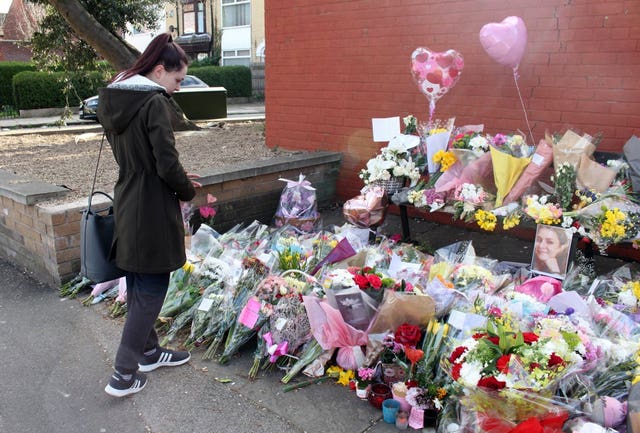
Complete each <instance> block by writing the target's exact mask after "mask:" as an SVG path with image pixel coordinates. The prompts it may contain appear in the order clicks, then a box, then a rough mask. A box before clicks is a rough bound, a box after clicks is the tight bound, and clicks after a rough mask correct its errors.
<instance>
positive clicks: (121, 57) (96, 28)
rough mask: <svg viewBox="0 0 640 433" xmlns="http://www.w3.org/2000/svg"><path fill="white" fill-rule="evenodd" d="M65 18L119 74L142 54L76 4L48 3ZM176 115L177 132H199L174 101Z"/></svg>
mask: <svg viewBox="0 0 640 433" xmlns="http://www.w3.org/2000/svg"><path fill="white" fill-rule="evenodd" d="M48 1H49V3H50V4H51V6H53V7H54V8H56V10H57V11H58V12H59V13H60V15H62V17H63V18H64V19H65V20H66V21H67V23H69V26H70V27H71V28H72V29H73V31H74V32H76V35H78V37H79V38H80V39H82V40H83V41H85V42H86V43H88V44H89V45H91V46H92V47H93V49H94V50H96V52H97V53H98V54H100V55H101V56H102V57H103V58H104V59H105V60H107V61H108V62H109V63H110V64H111V66H113V67H114V68H115V69H116V70H119V71H121V70H124V69H127V68H128V67H130V66H131V65H133V64H134V63H135V61H136V59H137V58H138V57H139V56H140V52H139V51H138V50H136V49H135V48H134V47H132V46H131V45H129V44H128V43H126V42H125V41H124V40H123V39H122V38H120V37H118V36H116V35H114V34H113V33H111V32H110V31H108V30H107V29H105V28H104V27H103V26H102V25H101V24H100V23H99V22H98V21H97V20H96V19H95V18H94V17H93V16H92V15H91V14H90V13H89V12H87V10H86V9H85V8H84V7H83V6H82V4H80V3H79V2H78V1H77V0H48ZM171 102H172V105H173V108H174V109H175V112H172V113H171V116H172V120H171V123H172V124H173V127H174V129H175V130H176V131H184V130H194V129H200V127H198V126H197V125H196V124H194V123H193V122H191V121H190V120H189V119H187V117H186V116H185V115H184V112H183V111H182V108H180V106H179V105H178V104H176V103H175V101H174V100H173V99H171Z"/></svg>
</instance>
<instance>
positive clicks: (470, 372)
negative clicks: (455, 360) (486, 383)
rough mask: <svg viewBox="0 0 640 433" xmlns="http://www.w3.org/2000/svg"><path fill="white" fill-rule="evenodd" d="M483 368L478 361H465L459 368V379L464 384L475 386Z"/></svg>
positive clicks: (480, 377)
mask: <svg viewBox="0 0 640 433" xmlns="http://www.w3.org/2000/svg"><path fill="white" fill-rule="evenodd" d="M483 369H484V366H483V365H482V363H481V362H479V361H469V362H465V363H464V364H462V367H461V368H460V380H461V381H462V383H463V384H464V385H467V386H476V385H477V384H478V381H479V380H480V379H482V374H481V373H482V370H483Z"/></svg>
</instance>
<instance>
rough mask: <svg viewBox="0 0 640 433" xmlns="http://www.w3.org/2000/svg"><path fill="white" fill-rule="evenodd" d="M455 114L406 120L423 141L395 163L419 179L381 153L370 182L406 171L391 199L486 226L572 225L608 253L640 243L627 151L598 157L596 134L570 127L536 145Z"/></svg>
mask: <svg viewBox="0 0 640 433" xmlns="http://www.w3.org/2000/svg"><path fill="white" fill-rule="evenodd" d="M454 120H455V119H454V118H452V119H448V120H447V121H438V120H436V121H432V122H431V123H429V124H419V122H418V121H417V119H416V118H415V117H414V116H408V117H406V118H405V119H403V123H404V127H405V128H404V131H403V132H404V134H402V135H401V136H403V137H414V138H419V140H420V145H418V146H415V147H413V148H412V149H411V150H406V151H404V152H401V153H396V154H395V159H396V161H395V163H394V166H397V167H401V166H402V167H404V166H407V165H409V166H411V167H413V168H414V169H415V171H418V172H419V173H420V175H421V177H420V179H419V180H417V177H416V175H415V172H414V173H411V175H410V174H408V173H402V172H400V171H394V170H392V169H391V168H390V166H387V165H381V164H380V163H379V162H378V160H379V158H380V156H377V157H375V158H373V159H371V160H370V161H369V162H368V163H367V167H366V168H365V169H363V170H362V172H361V174H360V177H361V178H362V179H363V180H364V181H365V189H366V188H367V185H366V184H369V183H371V180H372V179H374V178H376V177H379V176H381V175H380V174H378V173H382V174H383V175H385V176H386V178H389V176H404V178H405V185H408V186H407V187H406V188H404V190H402V191H400V192H397V193H396V192H395V191H394V193H395V194H393V198H392V199H393V201H394V202H396V203H397V204H402V203H409V204H412V205H414V206H415V207H417V208H422V209H426V210H428V211H436V210H439V211H445V212H449V213H451V214H452V218H453V219H462V220H464V221H466V222H468V223H471V224H477V225H478V226H479V227H480V228H481V229H483V230H487V231H493V230H495V229H496V228H501V229H503V230H509V229H512V228H514V227H516V226H518V225H520V224H522V223H529V224H532V223H534V224H547V225H554V226H561V227H564V228H568V229H571V230H572V231H573V232H574V233H577V235H578V236H580V237H582V238H583V239H584V240H585V241H589V242H591V241H592V242H593V244H594V245H595V246H596V247H597V248H598V249H599V250H600V252H601V253H603V254H606V250H607V248H608V247H609V246H611V245H612V244H619V243H622V242H632V244H633V246H634V247H636V248H637V247H638V246H640V236H638V233H639V231H640V205H638V203H637V201H636V200H635V199H634V196H633V194H632V193H631V191H630V190H631V182H630V176H629V165H628V164H627V163H626V162H625V160H624V158H622V157H620V158H619V159H609V160H607V161H606V164H605V163H602V164H601V163H599V162H597V161H596V160H595V156H594V155H595V154H594V152H595V150H596V145H597V142H598V138H597V137H592V136H590V135H588V134H582V135H580V134H578V133H576V132H575V131H573V130H567V131H565V132H564V133H560V134H555V135H547V136H546V137H545V138H544V139H541V140H540V141H539V142H538V143H537V144H536V143H528V142H527V141H526V138H525V135H523V134H522V133H496V134H487V133H485V132H483V129H484V128H483V126H482V125H467V126H460V127H455V126H454ZM395 141H398V142H409V141H410V140H408V139H402V140H397V139H396V140H395ZM385 149H386V148H383V149H382V151H383V152H382V153H383V154H385ZM398 159H403V161H402V162H399V161H398ZM374 168H375V169H374ZM374 172H375V173H376V174H375V175H374ZM363 173H364V175H363ZM362 225H364V224H362Z"/></svg>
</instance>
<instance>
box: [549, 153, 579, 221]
mask: <svg viewBox="0 0 640 433" xmlns="http://www.w3.org/2000/svg"><path fill="white" fill-rule="evenodd" d="M552 180H553V181H554V183H555V186H556V197H557V199H558V204H559V205H560V208H561V209H562V210H565V211H566V210H569V208H570V206H571V202H572V201H573V195H574V192H575V190H576V168H575V167H574V166H573V165H571V164H570V163H568V162H564V163H562V164H559V165H558V166H557V168H556V172H555V175H554V177H553V179H552Z"/></svg>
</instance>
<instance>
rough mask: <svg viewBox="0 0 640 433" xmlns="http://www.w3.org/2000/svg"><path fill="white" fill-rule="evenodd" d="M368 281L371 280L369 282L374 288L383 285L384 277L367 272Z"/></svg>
mask: <svg viewBox="0 0 640 433" xmlns="http://www.w3.org/2000/svg"><path fill="white" fill-rule="evenodd" d="M367 281H369V284H371V287H373V288H374V289H379V288H380V287H382V279H381V278H380V277H379V276H377V275H376V274H367Z"/></svg>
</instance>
